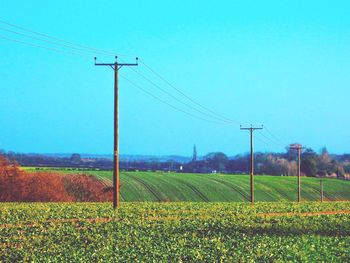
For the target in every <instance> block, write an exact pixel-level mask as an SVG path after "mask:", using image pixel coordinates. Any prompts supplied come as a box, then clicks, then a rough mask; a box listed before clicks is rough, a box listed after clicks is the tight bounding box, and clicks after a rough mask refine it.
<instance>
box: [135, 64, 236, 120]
mask: <svg viewBox="0 0 350 263" xmlns="http://www.w3.org/2000/svg"><path fill="white" fill-rule="evenodd" d="M140 62H141V63H142V64H143V65H144V66H145V67H146V68H147V69H148V70H149V71H151V72H152V73H153V74H154V75H156V76H157V77H158V78H159V79H161V80H162V81H164V82H165V83H166V84H167V85H169V86H170V87H171V88H173V89H174V90H176V91H177V92H178V93H179V94H181V95H182V96H184V97H185V98H186V99H188V100H189V101H191V102H192V103H194V104H196V105H197V106H199V107H201V108H202V109H204V110H206V111H208V112H210V113H211V114H213V115H215V116H216V117H218V118H220V119H223V120H226V121H228V122H232V123H235V124H238V122H237V121H234V120H231V119H229V118H226V117H224V116H222V115H221V114H218V113H216V112H215V111H213V110H211V109H209V108H208V107H206V106H204V105H202V104H201V103H199V102H197V101H196V100H194V99H192V98H191V97H190V96H188V95H186V94H185V93H184V92H183V91H181V90H180V89H178V88H177V87H175V86H174V85H173V84H171V83H170V82H169V81H168V80H166V79H165V78H164V77H163V76H161V75H160V74H159V73H157V72H156V71H155V70H154V69H152V68H151V67H150V66H148V65H147V64H146V63H145V62H143V61H142V60H140Z"/></svg>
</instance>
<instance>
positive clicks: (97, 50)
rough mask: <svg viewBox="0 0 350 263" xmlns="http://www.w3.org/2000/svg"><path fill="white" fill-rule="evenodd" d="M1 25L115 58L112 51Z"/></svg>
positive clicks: (25, 29)
mask: <svg viewBox="0 0 350 263" xmlns="http://www.w3.org/2000/svg"><path fill="white" fill-rule="evenodd" d="M0 23H2V24H5V25H7V26H10V27H14V28H17V29H20V30H23V31H26V32H29V33H32V34H35V35H39V36H42V37H46V38H49V39H53V40H55V41H58V42H62V43H66V44H69V45H73V46H77V47H81V48H83V49H86V50H90V51H93V52H95V53H100V54H101V53H103V55H113V56H114V53H113V52H111V51H106V50H102V49H96V48H92V47H88V46H85V45H81V44H76V43H73V42H70V41H66V40H63V39H60V38H57V37H53V36H50V35H47V34H43V33H40V32H37V31H34V30H31V29H27V28H24V27H21V26H18V25H15V24H12V23H9V22H6V21H4V20H0Z"/></svg>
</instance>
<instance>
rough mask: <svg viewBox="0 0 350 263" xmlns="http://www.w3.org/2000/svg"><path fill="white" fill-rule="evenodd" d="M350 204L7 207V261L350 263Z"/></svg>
mask: <svg viewBox="0 0 350 263" xmlns="http://www.w3.org/2000/svg"><path fill="white" fill-rule="evenodd" d="M349 207H350V203H349V202H336V203H301V204H297V203H257V204H255V205H254V206H252V205H249V204H243V203H122V206H121V208H120V209H118V210H117V211H113V210H112V209H111V204H109V203H85V204H83V203H76V204H67V203H51V204H43V203H37V204H11V203H3V204H0V213H1V214H0V262H1V261H2V262H18V261H27V262H30V261H34V262H115V261H119V262H126V261H127V262H145V261H146V262H154V261H159V262H169V261H178V262H187V261H209V262H213V261H223V262H225V261H314V262H316V261H327V262H332V261H334V262H336V261H349V260H350V253H349V251H350V214H349V213H350V212H349Z"/></svg>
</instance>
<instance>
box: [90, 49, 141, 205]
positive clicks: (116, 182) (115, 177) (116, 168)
mask: <svg viewBox="0 0 350 263" xmlns="http://www.w3.org/2000/svg"><path fill="white" fill-rule="evenodd" d="M96 60H97V58H96V57H95V66H108V67H111V68H112V69H113V70H114V169H113V208H114V209H115V208H117V207H119V205H120V199H119V196H120V194H119V191H120V189H119V188H120V183H119V147H118V139H119V136H118V71H119V69H121V68H122V67H124V66H128V67H129V66H138V58H136V63H118V60H117V56H116V57H115V62H114V63H96Z"/></svg>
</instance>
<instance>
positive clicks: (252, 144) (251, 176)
mask: <svg viewBox="0 0 350 263" xmlns="http://www.w3.org/2000/svg"><path fill="white" fill-rule="evenodd" d="M262 129H263V126H261V127H253V126H252V125H250V127H246V128H244V127H242V125H241V130H249V131H250V202H251V203H252V204H253V203H254V140H253V139H254V138H253V132H254V131H255V130H262Z"/></svg>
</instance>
